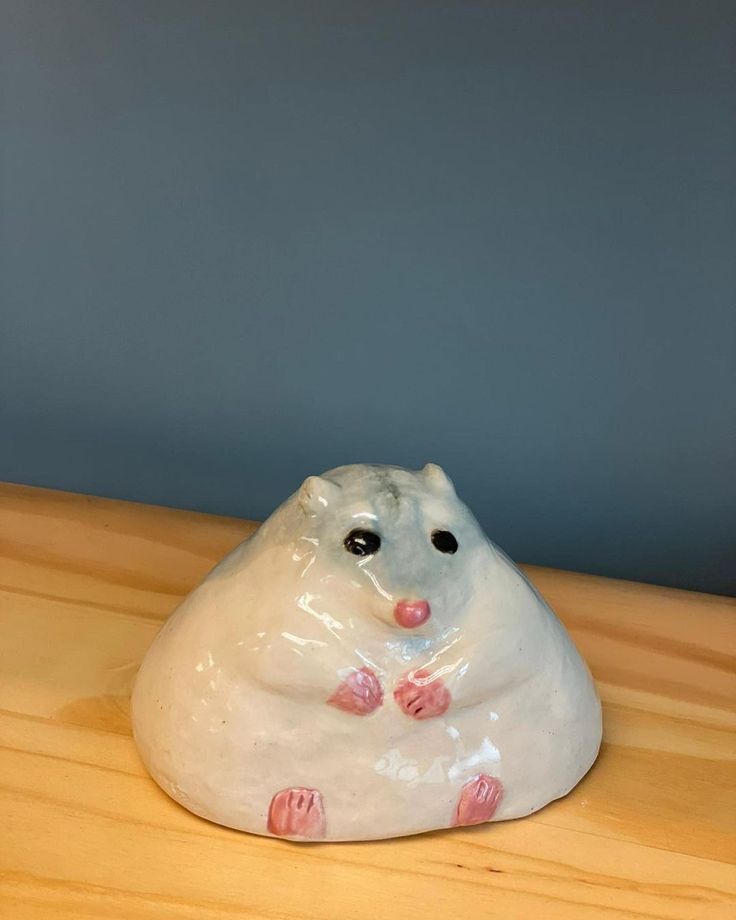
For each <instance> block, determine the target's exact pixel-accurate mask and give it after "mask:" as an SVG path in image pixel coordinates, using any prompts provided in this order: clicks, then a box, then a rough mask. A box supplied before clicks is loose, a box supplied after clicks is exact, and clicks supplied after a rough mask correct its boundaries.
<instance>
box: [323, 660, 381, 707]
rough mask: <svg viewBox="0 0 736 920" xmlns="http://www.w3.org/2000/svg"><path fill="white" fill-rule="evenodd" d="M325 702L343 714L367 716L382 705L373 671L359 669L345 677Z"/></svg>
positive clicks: (378, 686)
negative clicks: (350, 713)
mask: <svg viewBox="0 0 736 920" xmlns="http://www.w3.org/2000/svg"><path fill="white" fill-rule="evenodd" d="M327 702H328V703H329V704H330V706H334V707H335V708H336V709H342V710H343V712H352V713H353V715H356V716H367V715H368V714H369V713H371V712H375V710H376V709H378V707H379V706H380V705H381V703H383V690H382V689H381V684H380V681H379V680H378V678H377V677H376V675H375V674H374V673H373V671H371V669H370V668H361V669H360V670H359V671H353V673H352V674H350V675H349V676H348V677H346V678H345V680H344V681H343V682H342V683H341V684H340V686H339V687H338V688H337V690H335V692H334V693H333V694H332V696H331V697H330V698H329V700H327Z"/></svg>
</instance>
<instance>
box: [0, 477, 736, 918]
mask: <svg viewBox="0 0 736 920" xmlns="http://www.w3.org/2000/svg"><path fill="white" fill-rule="evenodd" d="M254 526H255V525H254V524H252V523H249V522H247V521H238V520H234V519H227V518H217V517H210V516H206V515H202V514H193V513H189V512H184V511H174V510H169V509H165V508H154V507H149V506H145V505H137V504H130V503H126V502H119V501H109V500H106V499H99V498H89V497H86V496H80V495H70V494H66V493H63V492H52V491H48V490H44V489H32V488H28V487H23V486H13V485H7V486H2V487H0V537H1V538H2V553H1V555H0V587H1V591H0V603H1V606H0V624H1V631H0V916H2V917H3V918H6V917H7V918H9V920H10V918H13V920H16V918H18V920H21V918H28V917H31V918H51V917H54V918H69V920H71V918H74V920H80V918H98V917H99V918H105V917H116V918H117V917H119V918H124V920H138V918H141V920H143V918H146V920H149V918H150V920H154V918H155V920H161V918H169V917H176V918H185V917H186V918H196V920H209V918H218V920H225V918H229V920H234V918H239V917H258V918H264V920H265V918H268V920H274V918H285V920H286V918H288V920H301V918H310V920H333V918H334V920H363V918H365V920H369V918H370V920H374V918H394V917H396V918H402V920H407V918H412V920H413V918H420V920H432V918H438V920H464V918H478V917H484V918H485V917H500V918H504V920H509V918H535V920H536V918H539V920H551V918H573V920H574V918H581V917H591V918H607V917H610V918H618V920H627V918H638V917H647V918H652V917H657V918H674V917H676V918H688V920H707V918H716V917H717V918H727V917H728V918H734V917H736V873H734V871H733V866H732V865H731V863H732V861H733V860H734V856H736V847H735V844H734V831H735V830H736V799H735V795H734V787H735V786H736V775H735V773H734V753H735V751H734V734H733V728H734V702H735V697H736V683H735V678H734V660H733V658H732V654H733V652H734V650H735V649H736V602H734V601H732V600H728V599H726V598H721V597H714V596H710V595H704V594H690V593H686V592H682V591H674V590H670V589H665V588H657V587H649V586H645V585H637V584H631V583H627V582H621V581H612V580H608V579H603V578H594V577H591V576H586V575H575V574H571V573H567V572H557V571H551V570H548V569H539V568H531V567H530V568H528V569H527V572H528V573H529V575H530V576H531V578H532V579H533V580H534V582H535V583H536V585H537V586H538V587H539V589H540V591H541V592H542V593H543V594H544V595H545V597H546V598H547V599H548V600H549V601H550V602H551V604H552V606H553V607H554V608H555V609H556V610H557V611H558V613H559V614H560V616H561V618H562V619H563V620H564V622H565V623H566V625H567V626H568V628H569V629H570V631H571V633H572V635H573V637H574V639H575V641H576V642H577V644H578V646H579V648H580V649H581V650H582V652H583V653H584V655H585V656H586V658H587V660H588V661H589V662H590V665H591V668H592V671H593V674H594V676H595V677H596V679H597V681H598V685H599V687H600V691H601V694H602V697H603V700H604V703H605V740H604V745H603V749H602V752H601V756H600V759H599V761H598V764H597V765H596V766H595V767H594V769H593V770H592V771H591V773H590V774H589V775H588V776H587V777H586V779H585V780H584V781H583V782H582V783H581V784H580V785H579V786H578V787H577V788H576V789H575V790H574V791H573V792H572V793H571V794H570V795H569V796H568V797H567V798H566V799H564V800H563V801H560V802H556V803H554V804H552V805H550V806H548V807H547V808H545V809H543V810H542V811H541V812H539V813H537V814H535V815H533V816H532V817H530V818H526V819H523V820H519V821H511V822H507V823H503V824H495V825H490V826H488V825H486V826H482V827H477V828H471V829H462V830H453V831H441V832H439V831H438V832H436V833H432V834H426V835H423V836H419V837H410V838H405V839H403V840H394V841H385V842H379V843H363V844H321V845H308V846H307V845H298V844H292V843H288V842H285V841H280V840H271V839H266V838H260V837H254V836H250V835H248V834H242V833H238V832H236V831H231V830H226V829H224V828H221V827H217V826H215V825H214V824H210V823H209V822H207V821H204V820H202V819H200V818H196V817H195V816H194V815H191V814H189V813H188V812H187V811H185V810H184V809H183V808H181V807H179V806H178V805H176V804H175V803H174V802H173V801H171V800H170V799H168V798H167V797H166V796H165V795H164V793H163V792H161V791H160V790H159V789H158V787H157V786H156V785H155V784H154V783H153V782H152V780H150V779H149V778H148V776H147V775H146V773H145V772H144V770H143V767H142V766H141V763H140V761H139V760H138V757H137V755H136V751H135V748H134V746H133V742H132V740H131V735H130V725H129V720H128V694H129V691H130V688H131V683H132V681H133V678H134V676H135V673H136V669H137V667H138V665H139V663H140V661H141V658H142V657H143V655H144V653H145V651H146V649H147V647H148V645H149V643H150V642H151V640H152V639H153V637H154V635H155V633H156V631H157V630H158V628H159V626H160V625H161V623H162V621H163V620H164V619H166V617H167V616H168V614H169V613H170V612H171V611H172V610H173V608H174V607H175V605H176V604H177V602H178V601H179V599H180V598H181V597H182V596H183V595H184V594H186V592H187V591H189V590H190V589H191V588H192V587H193V586H194V585H195V584H196V583H197V582H198V581H199V580H200V579H201V578H202V577H203V576H204V575H205V573H206V572H207V571H208V569H209V568H210V567H211V566H212V565H213V564H214V563H215V562H216V561H217V560H218V559H219V558H220V557H221V556H223V555H224V554H225V553H226V552H227V551H228V550H229V549H230V548H231V547H233V546H234V545H235V544H237V543H238V542H239V541H240V540H241V539H242V538H243V537H244V536H246V535H247V534H249V533H250V532H251V531H252V530H253V528H254Z"/></svg>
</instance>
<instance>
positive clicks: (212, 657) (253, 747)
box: [132, 466, 601, 840]
mask: <svg viewBox="0 0 736 920" xmlns="http://www.w3.org/2000/svg"><path fill="white" fill-rule="evenodd" d="M437 533H440V534H445V535H446V534H451V535H452V540H454V544H453V543H452V541H451V540H450V541H448V538H447V537H445V538H437V537H436V536H435V535H436V534H437ZM354 534H359V536H358V537H355V538H353V539H354V541H357V543H358V544H359V545H358V547H357V550H360V549H361V545H360V543H361V540H364V539H368V538H372V539H373V541H374V542H375V540H376V539H379V540H380V546H379V547H378V548H374V545H373V543H369V544H366V545H365V546H363V547H362V549H363V550H365V549H368V550H371V551H369V552H363V553H362V554H357V555H356V554H354V553H355V552H357V550H356V547H355V545H353V544H351V543H350V541H349V540H348V541H347V544H348V545H349V546H352V551H348V549H346V537H347V536H348V535H354ZM365 534H367V535H368V537H367V538H366V537H364V536H360V535H365ZM372 535H373V536H372ZM376 535H378V536H377V537H376ZM443 539H444V542H443ZM433 541H434V543H436V544H437V546H441V547H444V550H445V551H442V550H441V549H440V550H438V549H437V548H436V546H435V545H433ZM448 546H449V548H450V549H449V551H448ZM453 546H454V547H455V548H454V549H453ZM132 714H133V727H134V732H135V738H136V742H137V744H138V747H139V750H140V753H141V756H142V757H143V760H144V762H145V764H146V766H147V768H148V769H149V771H150V772H151V774H152V775H153V777H154V778H155V779H156V781H157V782H158V783H159V785H161V787H162V788H163V789H164V790H165V791H166V792H167V793H168V794H169V795H171V796H172V797H173V798H174V799H176V800H177V801H179V802H180V803H181V804H182V805H184V806H185V807H187V808H188V809H190V810H191V811H193V812H195V813H196V814H199V815H202V816H204V817H206V818H209V819H210V820H213V821H216V822H218V823H220V824H224V825H227V826H230V827H235V828H239V829H241V830H246V831H251V832H253V833H258V834H274V835H279V836H286V837H291V838H294V839H327V840H364V839H373V838H382V837H393V836H401V835H404V834H412V833H417V832H420V831H427V830H432V829H435V828H440V827H448V826H451V825H453V824H474V823H480V822H482V821H485V820H503V819H506V818H516V817H520V816H523V815H527V814H530V813H531V812H533V811H535V810H537V809H538V808H541V807H542V806H543V805H545V804H546V803H548V802H549V801H551V800H553V799H556V798H559V797H560V796H563V795H565V794H566V793H567V792H568V791H569V790H570V789H571V788H572V787H573V786H574V785H575V784H576V783H577V782H578V781H579V780H580V779H581V778H582V776H583V775H584V774H585V773H586V772H587V770H588V769H589V768H590V766H591V764H592V763H593V761H594V760H595V757H596V755H597V752H598V748H599V744H600V737H601V719H600V704H599V702H598V698H597V695H596V693H595V689H594V686H593V683H592V681H591V678H590V675H589V672H588V670H587V668H586V666H585V664H584V662H583V661H582V659H581V658H580V656H579V655H578V653H577V651H576V650H575V648H574V646H573V645H572V643H571V641H570V639H569V637H568V636H567V634H566V632H565V630H564V629H563V628H562V626H561V625H560V623H559V622H558V620H557V619H556V617H555V616H554V614H553V613H552V611H551V610H550V609H549V608H548V607H547V605H546V604H545V603H544V601H543V600H542V599H541V598H540V597H539V595H538V594H537V593H536V592H535V590H534V589H533V588H532V587H531V585H530V584H529V583H528V582H527V580H526V579H525V578H524V576H523V575H522V574H521V573H520V572H519V571H518V569H516V567H515V566H514V565H513V564H512V563H511V562H510V561H509V560H508V559H507V558H506V557H505V556H504V555H503V553H501V552H500V550H498V549H497V548H496V547H495V546H494V545H493V544H492V543H491V542H490V541H489V540H488V539H487V538H486V537H485V536H484V534H483V533H482V531H481V530H480V528H479V527H478V524H477V523H476V522H475V520H474V519H473V517H472V515H471V514H470V513H469V511H468V510H467V508H465V506H464V505H463V504H462V503H461V502H460V501H459V499H458V498H457V497H456V495H455V493H454V490H453V489H452V486H451V484H450V483H449V480H447V478H446V477H445V476H444V474H442V472H441V471H440V470H439V468H437V467H433V466H429V467H426V468H425V470H423V471H421V472H419V473H413V472H409V471H406V470H401V469H398V468H394V467H368V466H352V467H341V468H338V469H337V470H333V471H331V472H329V473H326V474H325V475H324V476H323V477H311V478H310V479H308V480H307V481H306V482H305V484H304V486H302V489H301V490H300V491H299V493H297V494H296V495H294V496H292V498H290V499H289V500H287V502H285V503H284V505H282V506H281V508H279V509H278V510H277V511H276V512H275V513H274V514H273V515H272V516H271V517H270V518H269V520H268V521H267V522H266V523H265V524H263V525H262V526H261V528H259V530H258V531H257V532H256V533H255V534H254V535H253V536H252V537H251V538H250V539H249V540H247V541H246V542H245V543H244V544H242V545H241V546H240V547H238V548H237V549H236V550H235V551H234V552H233V553H231V554H230V556H228V557H227V558H226V559H225V560H223V562H221V563H220V565H218V566H217V567H216V568H215V569H214V570H213V572H212V573H211V574H210V575H209V576H208V577H207V579H206V580H205V581H204V582H203V583H202V584H201V585H200V586H199V588H197V589H196V590H195V591H194V592H193V593H192V594H191V595H190V596H189V597H188V598H187V599H186V600H185V601H184V602H183V603H182V605H181V606H180V607H179V609H178V610H177V611H176V612H175V614H173V615H172V617H171V618H170V619H169V621H168V622H167V623H166V624H165V626H164V627H163V629H162V630H161V632H160V633H159V635H158V637H157V638H156V640H155V642H154V644H153V645H152V647H151V649H150V651H149V653H148V655H147V656H146V659H145V661H144V663H143V665H142V667H141V670H140V673H139V675H138V679H137V681H136V686H135V690H134V695H133V701H132Z"/></svg>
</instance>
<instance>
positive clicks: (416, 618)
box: [394, 601, 432, 629]
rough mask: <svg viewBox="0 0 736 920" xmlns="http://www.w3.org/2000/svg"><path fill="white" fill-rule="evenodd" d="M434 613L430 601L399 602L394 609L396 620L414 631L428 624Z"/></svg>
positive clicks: (400, 624)
mask: <svg viewBox="0 0 736 920" xmlns="http://www.w3.org/2000/svg"><path fill="white" fill-rule="evenodd" d="M431 614H432V611H431V610H430V609H429V601H399V602H398V604H397V605H396V606H395V607H394V619H395V620H396V622H397V623H398V624H399V626H403V627H404V628H405V629H414V628H415V627H417V626H421V625H422V624H423V623H426V622H427V620H428V619H429V618H430V616H431Z"/></svg>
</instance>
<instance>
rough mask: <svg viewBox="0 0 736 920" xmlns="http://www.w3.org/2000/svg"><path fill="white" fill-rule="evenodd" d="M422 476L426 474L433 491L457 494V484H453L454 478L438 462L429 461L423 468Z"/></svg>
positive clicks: (427, 481) (425, 477)
mask: <svg viewBox="0 0 736 920" xmlns="http://www.w3.org/2000/svg"><path fill="white" fill-rule="evenodd" d="M422 476H424V479H425V481H426V483H427V485H428V486H429V488H430V489H431V490H432V491H433V492H436V493H439V494H442V493H445V494H449V495H454V494H455V486H453V484H452V480H451V479H450V477H449V476H448V475H447V473H446V472H445V471H444V470H443V469H442V467H441V466H437V464H436V463H428V464H427V465H426V466H425V467H424V469H423V470H422Z"/></svg>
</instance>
